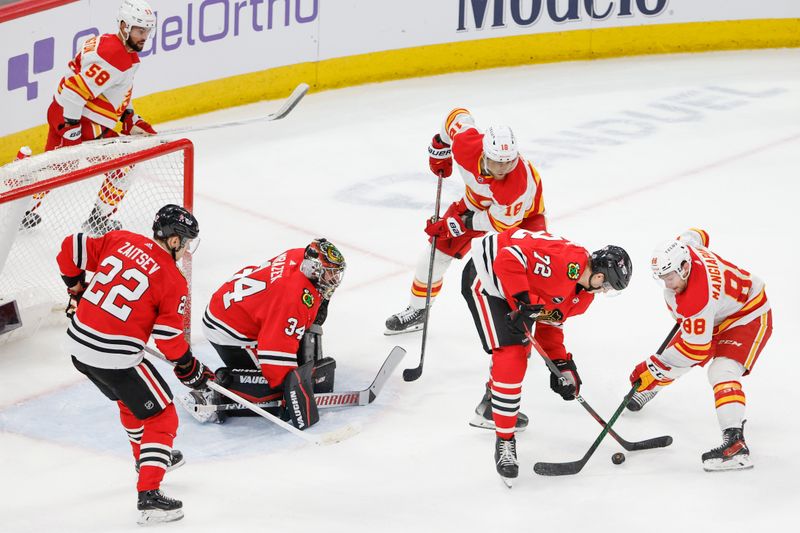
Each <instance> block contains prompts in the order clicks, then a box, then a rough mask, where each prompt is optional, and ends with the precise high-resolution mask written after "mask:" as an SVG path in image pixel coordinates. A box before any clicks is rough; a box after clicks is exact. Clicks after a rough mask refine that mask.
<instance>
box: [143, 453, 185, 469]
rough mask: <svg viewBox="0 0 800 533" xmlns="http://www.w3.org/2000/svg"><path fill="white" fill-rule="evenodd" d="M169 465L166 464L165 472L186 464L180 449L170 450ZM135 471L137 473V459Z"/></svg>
mask: <svg viewBox="0 0 800 533" xmlns="http://www.w3.org/2000/svg"><path fill="white" fill-rule="evenodd" d="M169 459H170V460H169V466H167V472H172V471H173V470H177V469H178V468H180V467H182V466H183V465H185V464H186V460H185V459H184V458H183V452H181V451H180V450H172V451H171V452H170V458H169ZM136 473H137V474H138V473H139V461H136Z"/></svg>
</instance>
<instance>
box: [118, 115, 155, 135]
mask: <svg viewBox="0 0 800 533" xmlns="http://www.w3.org/2000/svg"><path fill="white" fill-rule="evenodd" d="M119 120H120V122H122V134H123V135H144V134H145V133H146V134H148V135H155V134H156V130H154V129H153V126H151V125H150V123H149V122H147V121H146V120H144V119H143V118H142V117H140V116H139V115H137V114H136V112H135V111H134V110H133V109H130V108H128V109H126V110H125V111H123V112H122V116H121V117H119Z"/></svg>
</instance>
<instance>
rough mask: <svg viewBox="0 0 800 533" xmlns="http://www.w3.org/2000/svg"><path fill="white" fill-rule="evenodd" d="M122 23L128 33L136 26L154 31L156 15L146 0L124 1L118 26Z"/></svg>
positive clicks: (120, 9)
mask: <svg viewBox="0 0 800 533" xmlns="http://www.w3.org/2000/svg"><path fill="white" fill-rule="evenodd" d="M120 22H124V23H125V25H126V26H127V32H128V33H130V31H131V30H130V29H131V28H132V27H134V26H138V27H140V28H145V29H148V30H153V29H155V27H156V14H155V13H154V12H153V8H151V7H150V4H148V3H147V2H145V0H122V5H121V6H119V15H118V16H117V25H119V23H120ZM126 38H127V37H126Z"/></svg>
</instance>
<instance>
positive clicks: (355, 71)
mask: <svg viewBox="0 0 800 533" xmlns="http://www.w3.org/2000/svg"><path fill="white" fill-rule="evenodd" d="M786 47H793V48H794V47H800V19H760V20H735V21H718V22H694V23H682V24H659V25H648V26H628V27H620V28H600V29H592V30H573V31H564V32H555V33H542V34H536V35H518V36H512V37H495V38H490V39H480V40H475V41H463V42H457V43H446V44H437V45H430V46H418V47H413V48H403V49H399V50H387V51H383V52H372V53H368V54H361V55H355V56H348V57H341V58H334V59H327V60H324V61H319V62H308V63H300V64H297V65H289V66H284V67H277V68H273V69H268V70H264V71H260V72H254V73H250V74H242V75H239V76H231V77H228V78H222V79H219V80H213V81H208V82H204V83H199V84H197V85H192V86H189V87H181V88H178V89H172V90H169V91H164V92H160V93H154V94H151V95H148V96H145V97H142V98H137V99H136V100H135V102H134V108H135V109H136V111H137V112H138V113H139V114H140V115H142V116H143V117H146V120H147V121H148V122H150V123H151V124H155V125H158V124H160V123H162V122H166V121H169V120H176V119H179V118H184V117H188V116H193V115H198V114H201V113H208V112H210V111H216V110H218V109H224V108H227V107H234V106H239V105H244V104H249V103H253V102H258V101H261V100H271V99H276V98H283V97H285V96H286V95H288V94H289V93H290V92H291V90H292V89H293V88H294V87H295V86H296V85H297V84H298V83H300V82H306V83H308V84H310V85H311V87H312V89H313V90H315V91H320V90H325V89H335V88H339V87H348V86H352V85H359V84H362V83H373V82H381V81H387V80H396V79H403V78H416V77H422V76H432V75H435V74H444V73H448V72H460V71H468V70H478V69H485V68H494V67H510V66H517V65H529V64H536V63H550V62H557V61H575V60H584V59H600V58H609V57H619V56H631V55H642V54H667V53H682V52H707V51H711V50H739V49H754V48H786ZM144 63H145V65H144V67H145V68H146V60H145V62H144ZM44 118H45V117H42V119H44ZM46 135H47V126H46V125H41V126H36V127H34V128H30V129H27V130H24V131H20V132H17V133H13V134H11V135H7V136H5V137H2V138H0V162H5V161H11V160H12V159H13V158H14V156H15V155H16V153H17V150H19V147H20V146H23V145H28V146H30V147H31V148H32V149H33V151H34V153H39V152H41V151H42V150H43V149H44V142H45V138H46Z"/></svg>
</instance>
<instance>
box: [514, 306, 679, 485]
mask: <svg viewBox="0 0 800 533" xmlns="http://www.w3.org/2000/svg"><path fill="white" fill-rule="evenodd" d="M679 327H680V322H676V323H675V325H674V326H673V327H672V329H671V330H670V332H669V335H667V338H666V339H664V342H662V343H661V346H660V347H659V349H658V351H657V352H656V353H657V354H660V353H661V352H663V351H664V349H665V348H666V347H667V345H668V344H669V342H670V341H671V340H672V337H674V336H675V333H677V332H678V328H679ZM529 335H530V333H529ZM638 385H639V384H638V382H637V383H635V384H634V385H633V386H632V387H631V389H630V390H629V391H628V393H627V394H626V395H625V397H624V398H623V399H622V403H620V404H619V407H617V410H616V411H614V415H613V416H612V417H611V420H609V421H608V423H607V424H605V425H604V427H603V430H602V431H601V432H600V435H598V436H597V438H596V439H595V441H594V442H593V443H592V446H591V447H590V448H589V450H588V451H587V452H586V454H585V455H584V456H583V457H582V458H581V459H579V460H577V461H570V462H565V463H545V462H539V463H536V464H535V465H533V471H534V472H536V473H537V474H539V475H542V476H569V475H574V474H577V473H578V472H580V471H581V470H582V469H583V467H584V466H585V465H586V463H587V462H588V461H589V459H590V458H591V457H592V455H593V454H594V452H595V450H597V448H598V446H600V443H601V442H602V441H603V439H604V438H605V436H606V434H607V433H608V432H609V431H611V426H613V425H614V423H615V422H616V421H617V418H619V415H620V414H622V411H624V410H625V406H626V405H628V402H629V401H630V399H631V398H632V397H633V395H634V394H635V393H636V389H637V387H638Z"/></svg>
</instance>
